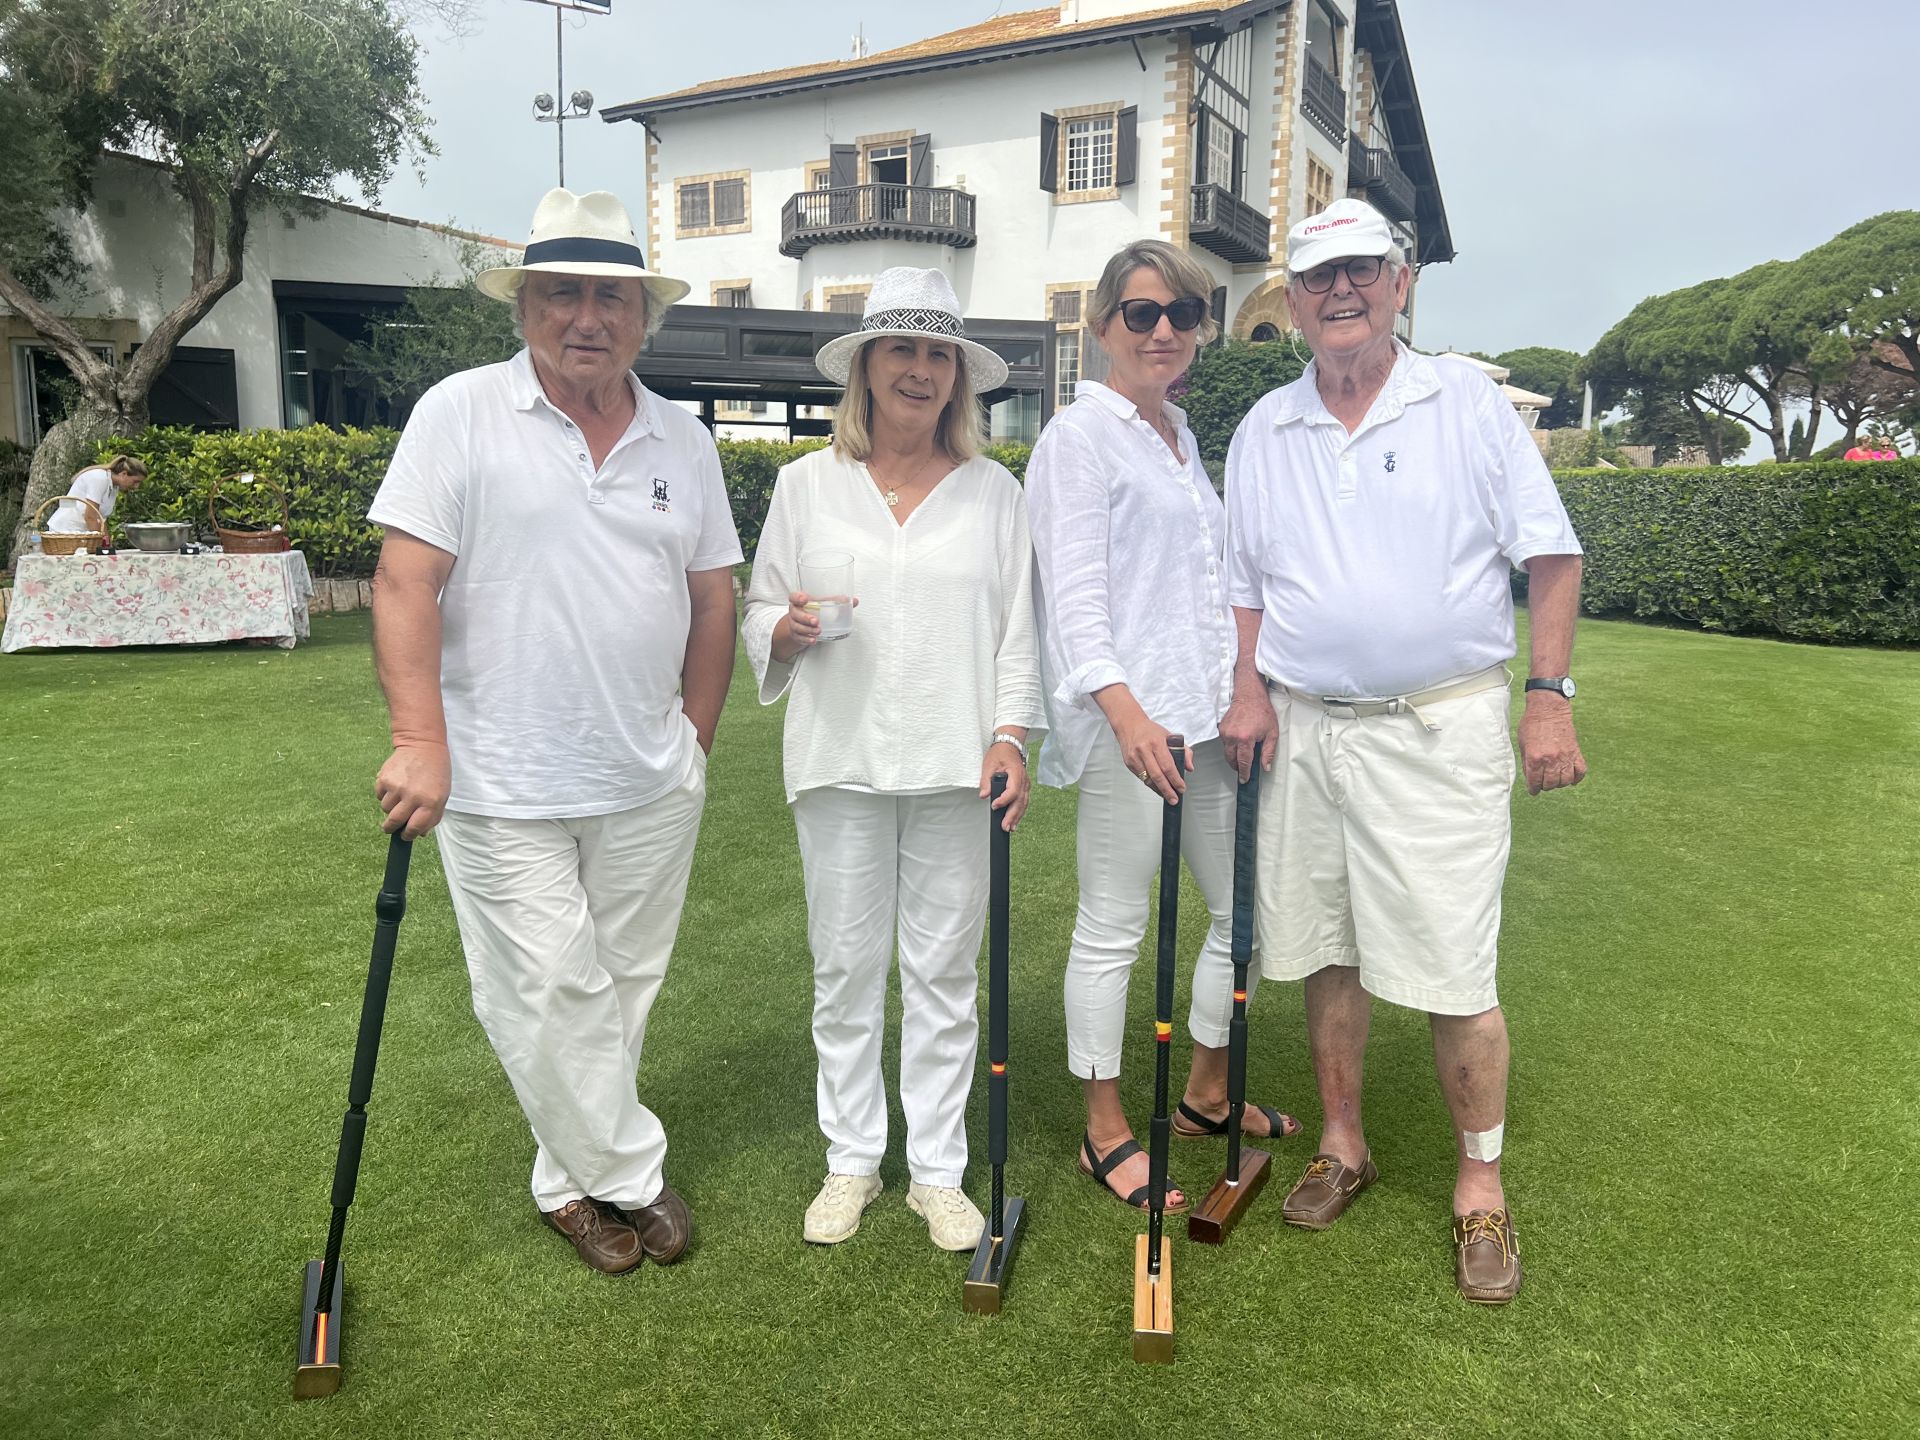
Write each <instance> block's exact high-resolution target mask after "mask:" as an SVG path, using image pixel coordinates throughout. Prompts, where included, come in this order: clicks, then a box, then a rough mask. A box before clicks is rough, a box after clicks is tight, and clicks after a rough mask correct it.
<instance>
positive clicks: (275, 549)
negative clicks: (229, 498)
mask: <svg viewBox="0 0 1920 1440" xmlns="http://www.w3.org/2000/svg"><path fill="white" fill-rule="evenodd" d="M234 480H239V481H243V482H246V483H249V484H259V483H261V482H263V481H264V482H265V483H266V484H268V485H271V486H272V487H273V490H274V493H275V494H276V495H278V496H279V497H280V523H279V524H278V525H276V526H274V527H273V528H272V529H271V530H228V529H226V528H225V527H224V526H222V525H221V523H220V515H219V512H218V510H217V508H216V507H217V506H218V505H219V503H220V487H221V486H222V485H223V484H227V483H229V482H231V481H234ZM207 518H208V519H209V520H211V521H212V522H213V538H214V539H215V540H217V541H219V543H220V548H221V549H222V550H224V551H226V552H227V553H228V554H229V555H277V554H279V553H280V552H281V551H283V550H290V549H292V548H293V540H292V538H291V537H290V536H289V535H288V534H287V531H288V530H289V529H291V528H292V526H293V515H292V513H291V512H290V511H289V510H288V509H287V487H286V486H284V485H282V484H281V483H280V482H279V481H278V480H275V479H274V478H273V477H272V476H270V475H255V474H254V473H253V472H251V471H241V472H239V473H238V474H234V475H229V476H227V477H226V479H225V480H216V481H214V482H213V487H212V489H210V490H209V491H208V492H207Z"/></svg>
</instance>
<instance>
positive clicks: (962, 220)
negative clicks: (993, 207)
mask: <svg viewBox="0 0 1920 1440" xmlns="http://www.w3.org/2000/svg"><path fill="white" fill-rule="evenodd" d="M977 238H978V237H977V236H976V234H975V232H974V225H973V196H971V195H969V194H967V193H966V192H965V191H964V190H948V189H942V188H936V187H934V186H931V185H882V184H875V185H846V186H842V187H840V188H839V189H835V190H802V191H801V192H800V193H799V194H797V195H794V196H791V197H789V198H788V200H787V203H786V204H785V205H783V206H782V207H781V208H780V253H781V254H782V255H786V256H789V257H791V258H792V259H795V260H798V259H799V258H800V257H801V256H802V255H804V254H806V253H807V251H808V250H810V249H812V248H813V247H814V246H815V245H835V244H845V243H848V242H850V241H854V240H925V241H928V242H929V243H931V244H935V245H951V246H953V247H955V248H956V249H960V250H964V249H967V248H968V247H969V246H971V245H973V244H974V243H975V242H976V240H977Z"/></svg>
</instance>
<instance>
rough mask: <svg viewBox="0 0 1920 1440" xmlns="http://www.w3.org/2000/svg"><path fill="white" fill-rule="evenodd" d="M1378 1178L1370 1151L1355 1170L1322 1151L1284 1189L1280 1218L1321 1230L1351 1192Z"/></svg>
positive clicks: (1350, 1197)
mask: <svg viewBox="0 0 1920 1440" xmlns="http://www.w3.org/2000/svg"><path fill="white" fill-rule="evenodd" d="M1379 1178H1380V1172H1379V1171H1378V1170H1376V1169H1374V1168H1373V1156H1372V1154H1368V1156H1367V1158H1366V1159H1364V1160H1362V1161H1361V1162H1360V1167H1359V1168H1358V1169H1357V1170H1356V1169H1353V1168H1351V1167H1349V1166H1346V1165H1342V1164H1341V1163H1340V1162H1339V1160H1337V1159H1335V1158H1334V1157H1333V1156H1331V1155H1328V1154H1326V1153H1325V1152H1324V1151H1323V1152H1322V1153H1321V1154H1318V1155H1316V1156H1314V1157H1313V1159H1311V1160H1309V1161H1308V1162H1307V1173H1306V1174H1304V1175H1302V1176H1301V1177H1300V1179H1299V1181H1298V1183H1296V1184H1295V1185H1294V1187H1293V1189H1291V1190H1289V1191H1288V1192H1287V1198H1286V1199H1285V1200H1284V1201H1282V1202H1281V1205H1280V1218H1281V1219H1282V1220H1284V1221H1286V1222H1287V1224H1289V1225H1298V1226H1299V1227H1300V1228H1301V1229H1303V1230H1324V1229H1326V1228H1327V1227H1328V1226H1329V1225H1331V1224H1333V1222H1334V1221H1336V1220H1338V1219H1339V1218H1340V1215H1341V1212H1342V1211H1344V1210H1345V1209H1346V1208H1347V1206H1348V1205H1350V1204H1351V1203H1352V1202H1353V1197H1354V1196H1356V1195H1358V1194H1359V1193H1360V1192H1361V1191H1362V1190H1364V1189H1366V1188H1367V1186H1369V1185H1371V1184H1372V1183H1373V1182H1374V1181H1376V1180H1378V1179H1379Z"/></svg>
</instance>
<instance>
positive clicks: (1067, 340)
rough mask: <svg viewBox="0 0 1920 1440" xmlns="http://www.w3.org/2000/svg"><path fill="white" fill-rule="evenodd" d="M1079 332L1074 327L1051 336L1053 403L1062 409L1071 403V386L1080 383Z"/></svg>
mask: <svg viewBox="0 0 1920 1440" xmlns="http://www.w3.org/2000/svg"><path fill="white" fill-rule="evenodd" d="M1080 333H1081V332H1080V330H1079V329H1078V328H1077V327H1076V328H1075V329H1072V330H1062V331H1061V332H1060V333H1059V334H1057V335H1055V336H1054V337H1053V379H1054V402H1053V403H1054V405H1055V406H1056V407H1058V408H1060V409H1062V410H1064V409H1065V408H1066V407H1067V406H1069V405H1071V404H1072V403H1073V387H1074V386H1075V385H1077V384H1079V383H1080Z"/></svg>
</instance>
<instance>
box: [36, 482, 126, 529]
mask: <svg viewBox="0 0 1920 1440" xmlns="http://www.w3.org/2000/svg"><path fill="white" fill-rule="evenodd" d="M66 493H67V494H69V495H80V496H84V497H85V498H86V499H88V500H91V501H93V503H94V504H95V505H96V506H98V507H99V509H100V518H101V519H102V520H106V519H108V518H110V517H111V516H112V515H113V506H114V502H115V501H117V500H118V499H119V498H120V491H119V489H118V488H117V487H116V486H115V485H114V483H113V472H112V471H110V470H108V469H107V467H106V466H104V465H95V466H92V467H90V468H88V469H86V470H82V471H81V472H80V473H79V474H78V475H76V476H74V477H73V479H71V480H69V481H68V482H67V490H66ZM47 529H48V530H50V531H52V532H53V533H54V534H56V535H82V534H85V533H86V532H87V531H89V530H92V529H93V517H92V516H91V515H89V514H88V513H87V507H86V506H84V505H79V504H74V503H71V502H68V501H65V500H63V501H61V502H60V503H59V504H58V505H56V506H54V507H53V517H52V518H51V519H50V520H48V521H47Z"/></svg>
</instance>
